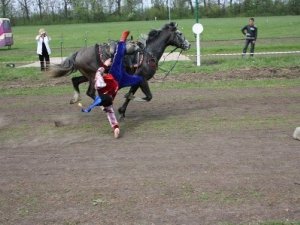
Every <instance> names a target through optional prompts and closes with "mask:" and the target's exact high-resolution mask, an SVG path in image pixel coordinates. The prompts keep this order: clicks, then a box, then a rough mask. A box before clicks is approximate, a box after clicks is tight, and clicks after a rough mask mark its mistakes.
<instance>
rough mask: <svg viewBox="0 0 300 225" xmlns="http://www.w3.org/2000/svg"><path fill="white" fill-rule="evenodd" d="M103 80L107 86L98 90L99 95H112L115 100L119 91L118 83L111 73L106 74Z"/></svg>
mask: <svg viewBox="0 0 300 225" xmlns="http://www.w3.org/2000/svg"><path fill="white" fill-rule="evenodd" d="M103 80H104V82H105V83H106V86H105V87H103V88H100V89H98V90H97V91H98V93H99V95H100V94H102V95H105V94H106V95H110V96H111V97H112V98H113V99H114V98H115V97H116V95H117V92H118V90H119V84H118V82H117V81H116V80H115V79H114V77H113V75H111V74H110V73H108V74H105V75H104V76H103Z"/></svg>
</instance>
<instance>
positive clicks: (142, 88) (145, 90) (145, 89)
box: [140, 79, 152, 102]
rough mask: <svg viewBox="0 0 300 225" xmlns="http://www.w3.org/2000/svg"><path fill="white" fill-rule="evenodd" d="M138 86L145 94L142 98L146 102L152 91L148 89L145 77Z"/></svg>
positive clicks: (150, 97)
mask: <svg viewBox="0 0 300 225" xmlns="http://www.w3.org/2000/svg"><path fill="white" fill-rule="evenodd" d="M140 88H141V90H142V92H143V93H144V94H145V95H146V96H145V97H144V98H143V99H144V100H145V101H147V102H149V101H151V99H152V93H151V91H150V87H149V83H148V81H147V80H146V79H144V80H143V82H142V83H141V84H140Z"/></svg>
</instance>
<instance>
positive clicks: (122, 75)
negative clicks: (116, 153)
mask: <svg viewBox="0 0 300 225" xmlns="http://www.w3.org/2000/svg"><path fill="white" fill-rule="evenodd" d="M128 35H129V31H124V32H123V33H122V36H121V38H120V41H119V42H118V45H117V48H116V53H115V55H114V58H113V61H112V60H111V59H108V60H106V61H105V62H104V65H105V67H106V68H104V67H100V68H99V69H98V70H97V72H96V75H95V89H96V90H97V91H98V96H97V97H96V98H95V100H94V102H93V103H92V104H91V105H90V106H89V107H87V108H86V109H82V112H86V113H88V112H90V111H91V110H92V109H93V108H94V107H96V106H103V107H104V110H103V111H105V112H106V115H107V118H108V121H109V123H110V125H111V127H112V129H113V131H114V137H115V138H119V136H120V127H119V123H118V120H117V118H116V115H115V112H114V109H113V100H114V99H115V97H116V95H117V92H118V90H119V89H121V88H123V87H129V86H135V85H139V84H140V83H141V82H142V81H143V78H142V77H141V76H138V75H132V74H128V73H127V72H126V71H125V68H124V66H123V58H124V55H125V52H126V39H127V37H128ZM107 68H109V72H108V73H105V70H106V69H107Z"/></svg>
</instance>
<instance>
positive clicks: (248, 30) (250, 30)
mask: <svg viewBox="0 0 300 225" xmlns="http://www.w3.org/2000/svg"><path fill="white" fill-rule="evenodd" d="M242 33H243V34H244V35H245V36H246V41H245V47H244V49H243V56H245V55H246V52H247V48H248V46H249V44H250V56H253V53H254V47H255V42H256V38H257V27H256V26H255V25H254V18H250V19H249V23H248V25H246V26H244V27H243V28H242Z"/></svg>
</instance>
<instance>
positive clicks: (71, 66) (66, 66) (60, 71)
mask: <svg viewBox="0 0 300 225" xmlns="http://www.w3.org/2000/svg"><path fill="white" fill-rule="evenodd" d="M77 54H78V52H75V53H74V54H73V55H71V56H70V57H68V58H66V59H65V60H64V61H63V62H62V63H61V64H58V65H55V66H53V67H52V68H51V71H50V74H51V76H52V77H63V76H67V75H70V74H71V73H74V72H76V71H77V68H76V65H75V60H76V56H77Z"/></svg>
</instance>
